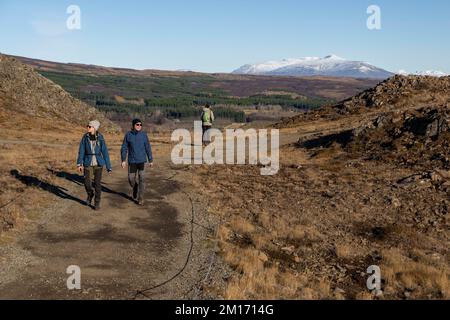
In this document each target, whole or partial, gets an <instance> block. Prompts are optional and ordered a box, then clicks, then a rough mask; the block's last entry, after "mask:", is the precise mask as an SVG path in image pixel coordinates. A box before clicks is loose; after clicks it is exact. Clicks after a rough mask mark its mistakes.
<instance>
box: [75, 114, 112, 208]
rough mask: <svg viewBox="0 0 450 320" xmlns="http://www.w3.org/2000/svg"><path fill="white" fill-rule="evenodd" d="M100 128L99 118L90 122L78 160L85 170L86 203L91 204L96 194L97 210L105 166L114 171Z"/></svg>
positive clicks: (82, 140) (82, 169) (81, 170)
mask: <svg viewBox="0 0 450 320" xmlns="http://www.w3.org/2000/svg"><path fill="white" fill-rule="evenodd" d="M99 128H100V122H98V121H97V120H93V121H91V122H89V125H88V126H87V133H86V134H85V135H84V136H83V138H81V142H80V149H79V151H78V160H77V167H78V171H79V172H80V173H81V172H83V171H84V186H85V188H86V192H87V194H88V196H87V200H86V205H88V206H90V205H91V204H92V199H94V196H95V205H94V209H95V210H100V200H101V195H102V174H103V167H104V166H106V169H107V171H108V173H111V171H112V168H111V162H110V160H109V153H108V148H107V146H106V142H105V139H104V138H103V136H102V135H101V134H100V133H99V132H98V129H99ZM92 185H94V187H92Z"/></svg>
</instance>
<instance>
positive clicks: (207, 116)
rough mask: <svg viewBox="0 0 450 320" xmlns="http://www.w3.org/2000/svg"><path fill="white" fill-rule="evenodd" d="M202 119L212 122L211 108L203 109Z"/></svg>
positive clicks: (205, 121)
mask: <svg viewBox="0 0 450 320" xmlns="http://www.w3.org/2000/svg"><path fill="white" fill-rule="evenodd" d="M202 121H203V122H204V123H210V122H211V112H210V111H209V110H208V111H203V115H202Z"/></svg>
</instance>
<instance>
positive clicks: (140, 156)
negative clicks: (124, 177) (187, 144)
mask: <svg viewBox="0 0 450 320" xmlns="http://www.w3.org/2000/svg"><path fill="white" fill-rule="evenodd" d="M127 155H128V182H129V183H130V186H131V188H132V190H133V200H134V201H135V202H136V203H137V204H139V205H141V206H142V205H144V191H145V176H144V173H145V172H144V171H145V165H146V163H148V165H149V166H150V168H151V167H153V154H152V146H151V144H150V141H149V139H148V135H147V133H146V132H144V131H142V121H141V120H139V119H134V120H133V122H132V129H131V131H129V132H128V133H127V134H126V135H125V138H124V139H123V144H122V148H121V158H122V168H124V169H125V167H126V166H127V163H126V160H127Z"/></svg>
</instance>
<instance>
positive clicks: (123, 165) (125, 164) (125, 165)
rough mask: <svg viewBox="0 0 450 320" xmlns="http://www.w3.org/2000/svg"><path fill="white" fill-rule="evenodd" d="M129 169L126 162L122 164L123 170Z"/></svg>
mask: <svg viewBox="0 0 450 320" xmlns="http://www.w3.org/2000/svg"><path fill="white" fill-rule="evenodd" d="M126 167H127V163H126V162H125V161H124V162H122V169H125V168H126Z"/></svg>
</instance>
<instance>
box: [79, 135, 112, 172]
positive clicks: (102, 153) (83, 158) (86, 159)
mask: <svg viewBox="0 0 450 320" xmlns="http://www.w3.org/2000/svg"><path fill="white" fill-rule="evenodd" d="M92 154H95V156H96V157H97V163H98V165H99V166H101V167H103V166H104V165H106V169H107V170H108V171H111V161H110V160H109V153H108V148H107V147H106V142H105V138H103V136H102V135H101V134H100V133H99V134H98V143H97V145H96V147H95V151H94V152H93V151H92V150H91V142H90V139H89V133H86V134H85V135H84V136H83V138H82V139H81V142H80V149H79V151H78V160H77V165H83V166H85V167H88V166H90V165H91V162H92Z"/></svg>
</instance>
